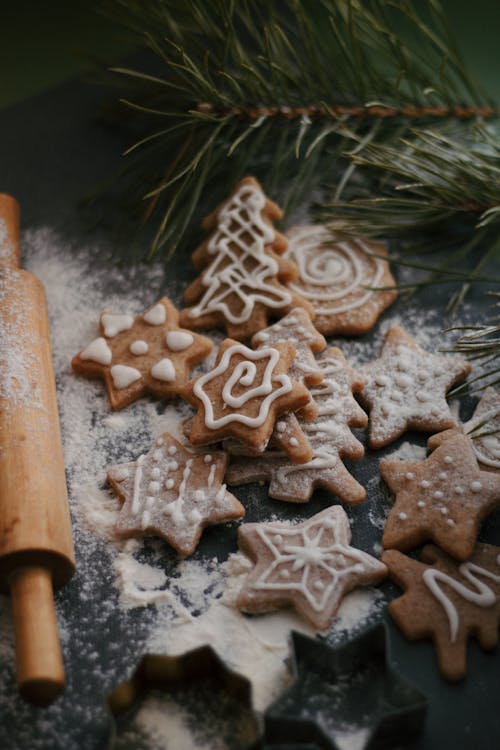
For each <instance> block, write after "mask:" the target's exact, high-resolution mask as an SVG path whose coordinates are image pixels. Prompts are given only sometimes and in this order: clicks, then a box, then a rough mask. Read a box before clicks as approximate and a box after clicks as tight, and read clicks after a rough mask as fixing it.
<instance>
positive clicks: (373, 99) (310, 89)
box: [101, 0, 494, 257]
mask: <svg viewBox="0 0 500 750" xmlns="http://www.w3.org/2000/svg"><path fill="white" fill-rule="evenodd" d="M101 4H102V5H103V7H104V8H105V9H106V10H107V12H108V13H109V14H111V15H113V17H114V18H115V19H116V20H118V21H120V22H121V23H124V22H125V23H127V24H128V25H129V26H130V27H131V28H133V29H135V30H136V31H137V32H138V33H139V34H141V35H142V36H143V37H144V38H145V39H146V42H147V45H148V47H149V49H150V50H151V51H152V52H153V53H154V55H155V57H156V59H157V61H158V63H159V70H158V71H155V72H149V71H148V72H145V71H141V70H131V69H125V68H115V73H116V74H118V75H119V76H120V77H121V78H122V79H123V81H124V83H125V84H126V85H127V86H128V87H129V90H128V91H127V95H126V96H124V97H123V100H124V101H125V102H126V104H127V105H128V106H129V107H130V108H131V109H132V110H133V111H134V112H135V113H136V117H137V122H138V127H139V128H140V130H141V131H142V134H141V136H140V137H139V139H138V141H137V143H136V144H135V145H134V146H133V147H131V149H129V154H130V156H129V159H131V158H134V161H133V162H131V165H130V166H131V169H130V175H129V185H130V186H131V187H132V190H134V189H135V190H136V191H137V189H141V190H142V194H141V198H143V199H145V200H146V202H147V216H148V217H149V218H150V219H152V220H154V221H155V222H156V226H157V231H156V235H155V238H154V240H153V244H152V252H157V251H158V250H160V249H161V250H162V252H163V253H164V254H165V256H166V257H169V256H170V255H171V254H172V253H173V252H174V251H175V249H176V247H177V246H178V245H179V244H180V243H182V242H184V243H186V239H187V238H186V231H187V229H188V227H192V225H193V224H196V223H197V222H198V221H199V218H200V216H201V215H202V214H203V212H204V211H205V210H206V208H208V206H207V205H206V204H207V200H208V199H209V201H210V206H211V207H212V206H213V205H214V203H215V202H216V201H217V200H218V199H222V198H223V197H224V196H225V194H226V193H227V190H228V188H229V187H230V186H231V185H232V184H234V183H235V182H236V181H237V180H238V179H240V178H241V177H243V176H244V175H245V174H247V173H252V174H256V176H257V177H259V178H260V180H261V181H262V182H263V184H264V187H265V189H266V190H267V191H268V192H269V193H270V194H272V195H273V196H275V197H278V198H279V199H280V202H281V203H282V204H283V205H284V208H285V210H287V209H290V208H291V206H293V205H294V204H295V203H296V202H297V201H299V200H302V201H305V202H310V196H311V195H312V193H313V191H314V189H315V188H316V187H317V186H319V185H321V184H322V182H323V181H324V178H325V174H326V176H327V177H328V179H329V181H330V182H331V181H332V176H333V175H335V174H338V175H342V171H343V168H344V167H345V163H344V162H343V157H342V156H341V154H342V152H344V151H345V150H347V148H348V147H349V143H351V138H352V137H354V138H356V139H358V141H359V142H360V143H362V144H369V143H370V142H371V141H372V140H373V139H374V138H375V137H376V138H377V140H378V141H379V142H380V141H387V140H388V139H390V138H394V136H395V135H397V134H398V133H399V134H402V133H406V132H407V131H408V127H409V125H410V124H414V123H415V122H418V123H419V124H420V125H421V126H426V125H428V124H429V123H432V122H434V121H439V122H440V123H441V122H447V121H449V120H454V121H460V120H469V119H470V118H471V117H476V116H478V115H483V116H488V115H490V114H492V113H493V112H494V110H493V108H492V105H491V102H489V101H488V100H487V98H485V97H484V96H483V95H482V94H481V92H480V91H479V90H478V88H477V86H475V84H473V83H472V82H471V81H470V77H469V75H468V73H467V71H466V68H465V66H464V64H463V61H462V59H461V57H460V55H459V53H458V52H457V50H456V47H455V45H454V43H453V40H452V39H451V36H450V34H449V31H448V30H447V28H446V23H445V19H444V16H443V12H442V10H441V8H440V6H439V3H438V2H437V0H425V1H422V2H421V3H418V4H415V3H412V2H409V1H406V0H400V1H399V2H387V1H386V0H317V2H314V3H311V2H308V0H291V1H290V2H269V1H268V0H239V2H237V3H235V2H233V0H212V2H210V3H207V2H205V0H191V2H189V3H186V5H185V6H182V5H181V6H180V4H179V2H178V1H177V0H176V1H174V0H149V2H146V3H145V2H142V1H139V0H103V2H102V3H101ZM417 5H418V9H417ZM179 6H180V7H179ZM347 177H349V173H348V174H347ZM339 179H340V180H341V185H342V186H344V185H345V184H346V183H347V182H348V180H347V179H346V178H344V179H342V177H340V178H339ZM284 186H286V187H284Z"/></svg>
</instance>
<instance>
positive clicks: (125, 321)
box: [71, 297, 213, 409]
mask: <svg viewBox="0 0 500 750" xmlns="http://www.w3.org/2000/svg"><path fill="white" fill-rule="evenodd" d="M178 322H179V314H178V312H177V310H176V308H175V307H174V305H173V304H172V303H171V302H170V300H169V299H167V297H163V298H162V299H161V300H159V302H157V303H156V304H155V305H153V306H152V307H150V308H149V309H148V310H146V312H145V313H143V314H142V315H139V316H138V317H136V318H134V317H133V316H132V315H128V314H126V315H124V314H116V313H110V312H103V313H102V314H101V317H100V321H99V328H100V334H101V335H100V336H99V337H98V338H97V339H94V341H92V342H91V343H90V344H89V345H88V346H87V347H86V348H85V349H83V351H81V352H80V353H79V354H77V355H76V356H75V357H73V360H72V363H71V364H72V367H73V370H74V371H75V372H76V373H78V374H80V375H85V376H86V377H88V378H99V379H102V380H104V383H105V386H106V390H107V393H108V396H109V400H110V403H111V406H112V407H113V409H122V408H123V407H125V406H128V405H129V404H130V403H132V402H133V401H135V400H136V399H138V398H141V396H144V395H146V394H150V395H152V396H155V397H156V398H174V397H176V396H179V395H181V393H182V391H183V388H184V386H185V385H186V382H187V380H188V378H189V375H190V371H191V369H192V368H193V367H194V366H195V365H197V364H198V363H199V362H202V361H203V360H204V359H205V357H207V356H208V354H209V353H210V351H211V350H212V346H213V344H212V341H211V340H210V339H208V338H207V337H206V336H200V335H199V334H197V333H193V332H192V331H186V330H183V329H182V328H179V325H178Z"/></svg>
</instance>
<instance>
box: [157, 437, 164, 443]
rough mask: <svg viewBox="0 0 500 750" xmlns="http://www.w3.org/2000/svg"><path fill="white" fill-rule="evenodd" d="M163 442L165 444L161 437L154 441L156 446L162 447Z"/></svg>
mask: <svg viewBox="0 0 500 750" xmlns="http://www.w3.org/2000/svg"><path fill="white" fill-rule="evenodd" d="M164 442H165V441H164V439H163V438H162V437H160V438H158V440H157V441H156V445H163V443H164Z"/></svg>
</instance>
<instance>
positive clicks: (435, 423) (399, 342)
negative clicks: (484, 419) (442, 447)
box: [360, 326, 471, 448]
mask: <svg viewBox="0 0 500 750" xmlns="http://www.w3.org/2000/svg"><path fill="white" fill-rule="evenodd" d="M470 371H471V366H470V364H469V362H467V361H465V360H463V359H458V358H457V357H444V356H440V355H437V354H431V353H430V352H426V351H424V350H423V349H422V348H421V347H420V346H419V345H418V344H417V342H416V341H415V339H414V338H413V337H412V336H410V334H409V333H407V332H406V331H405V330H404V329H403V328H400V327H399V326H394V327H393V328H390V329H389V330H388V331H387V333H386V335H385V341H384V346H383V348H382V353H381V356H380V358H379V359H376V360H375V361H373V362H370V363H369V364H367V365H364V366H363V367H361V368H360V372H361V374H362V375H363V377H364V378H365V379H366V385H365V387H364V388H363V390H362V391H361V392H360V399H361V403H362V404H363V406H365V407H366V408H367V409H369V411H370V427H369V444H370V447H371V448H382V447H383V446H385V445H388V444H389V443H392V442H393V441H394V440H396V439H397V438H398V437H400V436H401V435H403V434H404V433H405V432H406V431H407V430H419V431H420V432H440V431H441V430H446V429H448V428H450V427H453V426H455V420H454V418H453V416H452V414H451V411H450V408H449V406H448V404H447V402H446V394H447V392H448V391H449V390H450V388H452V387H453V386H454V385H456V384H457V383H459V382H461V381H462V380H463V379H464V378H466V377H467V375H468V374H469V372H470Z"/></svg>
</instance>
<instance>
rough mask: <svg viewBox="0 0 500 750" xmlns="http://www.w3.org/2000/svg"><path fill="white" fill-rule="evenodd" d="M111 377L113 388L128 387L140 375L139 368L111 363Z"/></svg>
mask: <svg viewBox="0 0 500 750" xmlns="http://www.w3.org/2000/svg"><path fill="white" fill-rule="evenodd" d="M111 377H112V378H113V383H114V385H115V388H118V389H120V388H128V386H129V385H131V384H132V383H135V381H136V380H139V378H141V377H142V375H141V373H140V372H139V370H136V369H135V367H127V365H113V367H112V368H111Z"/></svg>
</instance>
